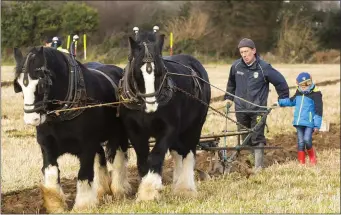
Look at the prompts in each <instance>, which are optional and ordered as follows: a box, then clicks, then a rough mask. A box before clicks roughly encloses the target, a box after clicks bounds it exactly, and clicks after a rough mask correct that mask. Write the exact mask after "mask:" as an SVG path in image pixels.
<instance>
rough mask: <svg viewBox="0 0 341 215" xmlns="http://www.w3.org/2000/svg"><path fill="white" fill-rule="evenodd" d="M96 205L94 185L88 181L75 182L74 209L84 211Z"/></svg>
mask: <svg viewBox="0 0 341 215" xmlns="http://www.w3.org/2000/svg"><path fill="white" fill-rule="evenodd" d="M97 204H98V199H97V192H96V187H95V186H94V183H93V182H91V183H90V184H89V181H88V180H84V181H77V194H76V200H75V205H74V206H73V208H74V209H84V208H89V207H93V206H96V205H97Z"/></svg>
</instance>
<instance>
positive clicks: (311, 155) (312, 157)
mask: <svg viewBox="0 0 341 215" xmlns="http://www.w3.org/2000/svg"><path fill="white" fill-rule="evenodd" d="M307 152H308V155H309V159H310V163H311V164H312V165H316V152H315V149H314V148H313V147H312V148H311V149H309V150H307Z"/></svg>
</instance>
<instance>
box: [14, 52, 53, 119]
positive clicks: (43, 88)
mask: <svg viewBox="0 0 341 215" xmlns="http://www.w3.org/2000/svg"><path fill="white" fill-rule="evenodd" d="M31 55H34V54H33V53H29V54H28V55H27V58H26V61H25V63H24V65H23V67H22V72H23V73H24V75H26V74H28V71H26V70H27V69H26V68H27V62H28V59H29V58H30V56H31ZM39 71H41V74H42V75H43V76H42V77H39V81H38V84H37V90H38V94H42V93H43V100H41V101H38V102H35V103H33V104H24V112H25V113H34V112H41V111H45V112H46V111H47V110H46V108H47V104H48V103H49V101H48V95H49V93H50V87H51V85H52V80H51V71H50V70H49V69H47V67H46V61H45V58H44V65H43V66H41V67H39V68H36V69H35V70H34V72H39ZM17 88H18V87H14V89H15V92H16V93H17V92H20V90H19V89H17ZM30 106H34V107H35V108H33V109H25V107H30Z"/></svg>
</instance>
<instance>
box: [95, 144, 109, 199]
mask: <svg viewBox="0 0 341 215" xmlns="http://www.w3.org/2000/svg"><path fill="white" fill-rule="evenodd" d="M94 173H95V176H94V186H95V187H96V190H97V198H98V199H99V200H100V199H102V197H103V196H104V195H105V194H110V193H111V191H110V177H109V173H108V169H107V162H106V158H105V154H104V150H103V148H102V147H100V148H99V151H98V152H97V153H96V155H95V163H94Z"/></svg>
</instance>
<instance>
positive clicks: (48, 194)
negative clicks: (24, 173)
mask: <svg viewBox="0 0 341 215" xmlns="http://www.w3.org/2000/svg"><path fill="white" fill-rule="evenodd" d="M40 189H41V192H42V194H43V200H44V203H43V206H44V207H45V208H46V211H47V212H48V213H63V212H65V211H66V210H67V204H66V196H65V195H64V193H63V192H62V191H61V190H56V189H51V188H47V187H45V186H44V185H41V186H40Z"/></svg>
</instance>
